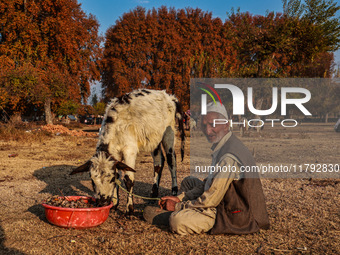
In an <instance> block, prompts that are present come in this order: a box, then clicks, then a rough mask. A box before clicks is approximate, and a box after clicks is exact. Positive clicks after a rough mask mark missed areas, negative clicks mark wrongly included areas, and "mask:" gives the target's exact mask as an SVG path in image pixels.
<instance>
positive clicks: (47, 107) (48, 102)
mask: <svg viewBox="0 0 340 255" xmlns="http://www.w3.org/2000/svg"><path fill="white" fill-rule="evenodd" d="M44 109H45V121H46V124H51V125H52V124H53V117H52V111H51V98H46V100H45V103H44Z"/></svg>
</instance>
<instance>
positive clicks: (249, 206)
mask: <svg viewBox="0 0 340 255" xmlns="http://www.w3.org/2000/svg"><path fill="white" fill-rule="evenodd" d="M214 119H228V114H227V111H226V109H225V107H224V106H223V105H219V104H214V103H213V102H212V103H209V104H208V105H207V115H205V116H203V118H202V126H201V129H202V131H203V133H204V134H205V136H206V137H207V139H208V141H209V142H210V143H212V144H213V146H212V151H213V153H212V164H211V166H215V169H217V167H220V169H222V168H223V166H226V167H227V168H225V169H234V170H233V171H215V172H213V173H210V174H209V176H208V177H207V178H206V179H204V181H201V180H199V179H198V178H195V177H186V178H184V180H183V181H182V183H181V188H180V192H181V193H180V195H178V196H177V197H176V196H167V197H162V198H161V201H160V206H161V207H162V208H164V209H165V210H167V211H169V212H165V211H164V210H163V212H161V213H156V215H155V210H156V209H155V207H146V208H145V210H144V218H145V219H146V220H147V221H148V222H150V223H156V224H157V221H155V220H156V219H157V218H162V219H163V220H165V221H164V222H163V224H166V222H167V220H168V224H169V225H170V229H171V231H173V232H175V233H178V234H181V235H186V234H193V233H205V232H208V231H210V233H211V234H248V233H254V232H257V231H259V230H260V228H263V229H268V228H269V219H268V214H267V210H266V204H265V199H264V195H263V191H262V185H261V181H260V179H259V176H258V173H256V172H255V173H250V172H242V171H240V169H241V166H243V167H247V166H249V167H251V166H255V161H254V158H253V156H252V155H251V153H250V152H249V150H248V149H247V148H246V147H245V146H244V145H243V143H242V142H241V141H240V140H239V139H238V138H237V137H236V136H234V135H233V134H232V133H231V131H229V123H226V124H216V125H215V126H214ZM235 170H236V171H235ZM158 210H159V209H158Z"/></svg>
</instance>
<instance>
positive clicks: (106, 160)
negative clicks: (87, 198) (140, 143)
mask: <svg viewBox="0 0 340 255" xmlns="http://www.w3.org/2000/svg"><path fill="white" fill-rule="evenodd" d="M119 170H121V171H123V172H126V171H132V172H136V171H135V170H133V169H132V168H131V167H129V166H127V165H126V164H124V163H122V162H120V161H118V160H115V159H114V158H113V157H112V156H111V155H109V154H108V153H106V152H98V153H97V154H96V155H95V156H93V157H92V158H91V159H90V160H89V161H87V162H86V163H85V164H83V165H81V166H79V167H77V168H76V169H74V170H73V171H72V172H71V173H70V174H71V175H73V174H77V173H82V172H88V171H89V172H90V176H91V180H92V187H93V190H94V192H95V194H96V198H97V199H99V200H100V203H110V202H111V199H112V196H113V189H114V187H115V181H116V179H117V178H119V176H118V171H119Z"/></svg>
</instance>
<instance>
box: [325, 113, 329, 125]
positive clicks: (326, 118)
mask: <svg viewBox="0 0 340 255" xmlns="http://www.w3.org/2000/svg"><path fill="white" fill-rule="evenodd" d="M325 123H328V113H326V116H325Z"/></svg>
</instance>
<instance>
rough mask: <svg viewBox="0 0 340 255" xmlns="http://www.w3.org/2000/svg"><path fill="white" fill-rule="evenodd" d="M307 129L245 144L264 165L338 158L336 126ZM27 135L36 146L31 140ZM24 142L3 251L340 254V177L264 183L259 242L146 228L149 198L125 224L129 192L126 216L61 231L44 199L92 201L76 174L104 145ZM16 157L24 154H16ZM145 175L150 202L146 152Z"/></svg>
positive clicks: (8, 188) (184, 165) (9, 193)
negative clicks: (266, 222) (264, 216)
mask: <svg viewBox="0 0 340 255" xmlns="http://www.w3.org/2000/svg"><path fill="white" fill-rule="evenodd" d="M304 130H306V131H305V132H306V135H308V136H309V137H310V138H309V139H306V138H304V137H303V136H302V137H301V138H299V137H298V136H297V134H299V132H300V131H301V130H300V131H299V130H296V131H294V132H292V131H284V132H285V134H286V135H288V136H290V137H291V138H289V139H288V138H285V137H282V136H281V134H282V130H273V131H268V132H266V133H264V134H262V135H257V134H255V133H251V134H250V135H249V136H248V137H244V138H242V140H243V141H244V142H245V144H246V145H247V146H248V147H249V148H253V147H255V148H256V151H257V156H256V160H257V161H258V162H259V163H266V162H272V163H275V162H288V161H291V162H292V163H295V162H298V161H300V160H305V161H306V162H310V161H311V160H319V162H322V161H323V160H325V161H337V162H338V161H339V156H338V152H339V151H340V145H339V144H338V143H337V139H339V137H338V134H337V133H335V132H331V131H332V126H331V125H329V126H311V127H309V128H308V127H304ZM311 130H313V132H311ZM13 132H15V131H13ZM288 132H290V133H288ZM236 134H238V133H236ZM25 135H26V139H27V140H29V138H28V137H30V135H31V134H27V133H25V134H24V136H25ZM195 135H197V136H199V134H198V133H197V134H195ZM24 136H23V137H24ZM264 136H267V137H264ZM13 137H15V136H13ZM24 140H25V138H24ZM24 140H22V139H19V140H17V139H12V138H11V139H3V137H2V136H1V138H0V148H1V149H0V157H1V159H2V160H1V162H0V192H1V195H2V199H1V200H0V208H1V210H0V219H1V226H0V254H121V253H124V254H255V253H260V254H338V252H339V250H340V241H339V238H338V236H339V233H340V215H339V204H340V201H339V200H340V197H339V194H340V183H339V180H314V179H312V180H307V179H306V180H305V179H289V180H284V179H265V180H263V181H262V182H263V188H264V192H265V196H266V200H267V206H268V212H269V216H270V221H271V228H270V230H268V231H261V232H259V233H256V234H252V235H244V236H237V235H234V236H228V235H219V236H211V235H208V234H203V235H191V236H185V237H180V236H178V235H174V234H172V233H170V232H169V230H168V229H167V228H159V227H156V226H151V225H149V224H147V223H146V222H145V221H143V219H142V217H141V215H142V210H143V208H144V207H145V206H146V203H145V201H143V200H142V199H135V204H136V212H135V215H134V216H133V217H132V218H131V219H127V218H125V217H123V216H122V212H123V210H124V208H125V202H126V195H125V194H124V193H123V192H121V194H120V197H121V203H120V207H119V211H117V212H113V211H112V212H111V213H110V216H109V218H108V220H107V221H106V222H105V223H104V224H103V225H101V226H98V227H96V228H92V229H84V230H74V229H63V228H59V227H56V226H53V225H51V224H49V223H48V222H47V221H46V218H45V216H44V211H43V207H42V206H41V205H40V202H41V201H42V200H43V199H46V198H47V197H49V196H51V195H55V194H59V193H60V191H59V189H60V190H62V192H63V193H64V194H65V195H92V194H93V193H92V190H91V182H90V179H89V177H88V174H80V175H77V176H69V173H70V172H71V171H72V169H73V167H74V166H76V165H79V164H81V163H83V162H85V160H87V159H89V158H90V157H91V156H92V155H93V153H94V150H95V145H96V139H95V138H88V137H80V138H79V137H69V136H44V139H42V141H40V140H31V142H23V141H24ZM179 144H180V142H177V146H179ZM327 144H328V146H327ZM189 146H190V141H189V140H188V141H187V143H186V157H185V159H184V161H183V162H178V180H179V182H180V181H181V180H182V179H183V178H184V177H185V176H187V175H189V174H190V170H189V169H190V168H189V163H190V161H189ZM176 151H177V152H178V153H179V148H178V147H177V148H176ZM11 153H17V154H18V156H17V157H13V158H12V157H11V158H10V157H8V154H11ZM296 154H298V155H296ZM178 158H179V157H178ZM338 163H339V162H338ZM136 169H137V173H136V184H135V192H136V193H137V194H140V195H144V196H148V195H149V193H150V191H151V184H152V179H153V173H152V159H151V157H150V156H149V155H147V154H143V153H141V155H140V156H139V157H138V162H137V167H136ZM170 183H171V182H170V173H169V171H168V170H167V169H164V172H163V178H162V182H161V187H162V188H161V190H160V192H161V195H167V194H170V186H171V185H170Z"/></svg>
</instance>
